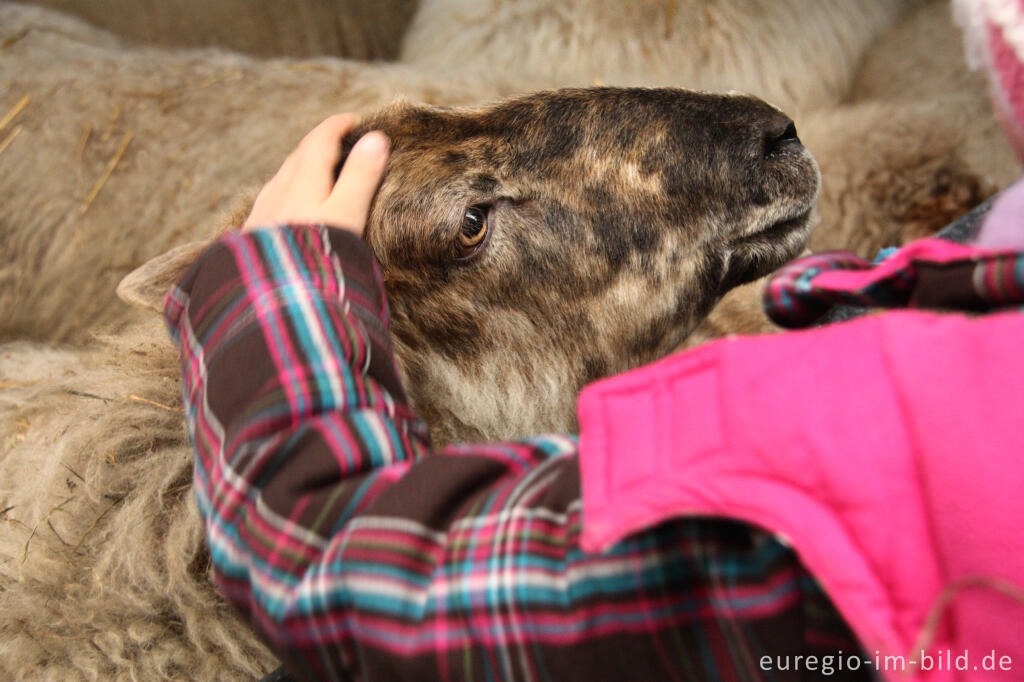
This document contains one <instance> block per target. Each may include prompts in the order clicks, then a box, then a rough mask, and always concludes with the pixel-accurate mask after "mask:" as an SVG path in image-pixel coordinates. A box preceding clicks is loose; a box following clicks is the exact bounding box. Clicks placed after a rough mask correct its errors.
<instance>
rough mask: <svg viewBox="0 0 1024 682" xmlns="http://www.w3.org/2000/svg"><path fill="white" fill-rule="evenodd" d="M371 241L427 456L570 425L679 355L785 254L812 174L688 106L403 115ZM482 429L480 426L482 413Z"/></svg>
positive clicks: (740, 114) (721, 99)
mask: <svg viewBox="0 0 1024 682" xmlns="http://www.w3.org/2000/svg"><path fill="white" fill-rule="evenodd" d="M374 128H376V129H381V130H383V131H385V132H386V133H387V134H388V135H389V136H390V137H391V139H392V143H393V151H392V157H391V161H390V163H389V170H388V173H387V176H386V178H385V180H384V183H383V184H382V186H381V188H380V190H379V192H378V194H377V197H376V199H375V201H374V206H373V209H372V212H371V217H370V224H369V226H368V228H367V237H366V238H367V241H368V242H369V244H370V246H371V248H372V250H373V251H374V253H375V254H376V255H377V258H378V260H379V261H380V263H381V266H382V269H383V272H384V278H385V284H386V287H387V290H388V296H389V300H390V303H391V307H392V334H393V338H394V340H395V346H396V351H397V353H398V356H399V364H400V365H401V367H402V369H403V372H404V373H405V375H406V381H407V387H408V389H409V392H410V395H411V396H412V399H413V403H414V405H415V406H416V407H417V408H418V409H420V410H421V413H422V414H423V416H424V417H425V418H427V420H428V422H431V423H432V424H437V425H441V426H438V427H437V428H436V429H435V436H436V437H437V438H440V439H442V440H450V439H455V438H469V437H476V438H479V437H487V438H498V437H500V438H505V437H513V436H518V435H523V434H524V433H530V432H535V431H539V430H543V429H546V428H556V429H564V428H571V427H572V426H573V414H574V401H575V396H576V394H577V393H578V391H579V389H580V388H581V387H582V386H583V385H584V384H585V383H586V382H588V381H591V380H593V379H596V378H598V377H601V376H605V375H608V374H611V373H614V372H618V371H622V370H624V369H627V368H630V367H635V366H637V365H640V364H642V363H644V362H647V361H650V360H652V359H654V358H656V357H659V356H661V355H664V354H666V353H667V352H669V351H671V350H672V349H674V348H675V347H677V346H678V345H679V344H680V343H681V342H682V341H683V339H685V337H686V336H687V334H688V333H689V332H690V331H691V330H692V328H693V327H694V325H695V324H697V322H699V321H700V319H701V318H702V317H703V316H704V315H705V314H706V313H707V311H708V310H709V309H710V308H711V306H712V305H713V304H714V303H715V302H716V301H717V300H718V299H719V297H720V296H721V295H722V294H723V293H724V292H725V291H727V290H728V289H729V288H731V287H732V286H735V285H737V284H739V283H742V282H745V281H749V280H751V279H754V278H756V277H759V276H761V275H764V274H765V273H767V272H769V271H771V270H773V269H774V268H777V267H778V266H780V265H781V264H782V263H783V262H785V261H786V260H788V259H789V258H791V257H793V256H794V255H795V254H796V253H797V252H798V251H799V250H800V249H801V248H803V246H804V244H805V243H806V240H807V238H808V235H809V230H810V215H811V211H812V207H813V205H814V201H815V199H816V196H817V192H818V185H819V174H818V170H817V166H816V164H815V163H814V160H813V159H812V158H811V156H810V154H809V153H808V152H807V151H806V150H805V149H804V148H803V146H802V145H801V144H800V143H799V140H797V139H796V134H795V129H794V128H793V127H792V124H791V122H790V121H789V119H788V118H786V117H785V116H784V115H783V114H781V113H780V112H779V111H778V110H776V109H774V108H772V107H770V106H769V105H767V104H765V103H764V102H762V101H760V100H757V99H754V98H751V97H746V96H735V95H714V94H704V93H695V92H688V91H684V90H674V89H661V90H648V89H614V88H595V89H588V90H561V91H555V92H547V93H540V94H536V95H531V96H528V97H523V98H520V99H515V100H511V101H508V102H504V103H501V104H498V105H496V106H493V107H490V108H486V109H475V110H455V109H452V110H449V109H436V108H424V107H416V106H409V105H400V106H397V107H394V108H392V109H390V110H386V111H384V112H383V113H381V114H379V115H377V116H375V117H372V118H370V119H368V120H366V121H365V122H364V123H363V125H362V126H360V129H359V130H357V131H355V132H354V133H353V134H352V135H351V136H350V137H349V138H347V139H346V141H345V151H347V149H348V148H349V147H350V145H351V144H352V143H353V142H354V140H355V139H357V137H358V136H359V135H360V134H361V133H362V132H365V131H366V130H369V129H374ZM488 411H490V412H489V413H490V414H492V416H487V415H485V412H488Z"/></svg>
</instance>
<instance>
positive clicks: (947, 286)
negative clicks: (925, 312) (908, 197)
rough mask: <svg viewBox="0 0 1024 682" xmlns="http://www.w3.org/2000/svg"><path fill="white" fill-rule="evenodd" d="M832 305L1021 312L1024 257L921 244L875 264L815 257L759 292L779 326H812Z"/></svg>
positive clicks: (840, 254) (831, 255) (847, 256)
mask: <svg viewBox="0 0 1024 682" xmlns="http://www.w3.org/2000/svg"><path fill="white" fill-rule="evenodd" d="M835 305H858V306H871V307H881V308H904V307H911V308H927V309H932V310H941V309H947V310H967V311H977V312H986V311H991V310H997V309H999V308H1005V307H1011V306H1014V307H1016V306H1021V305H1024V252H1021V251H1015V250H1011V249H986V248H980V247H976V246H965V245H961V244H954V243H953V242H948V241H945V240H942V239H922V240H919V241H916V242H913V243H911V244H909V245H907V246H906V247H904V248H902V249H900V250H898V251H897V252H896V253H895V254H894V255H892V256H891V257H889V258H888V259H886V260H885V261H883V262H882V263H881V264H879V265H877V266H876V265H874V264H872V263H870V262H868V261H866V260H864V259H863V258H860V257H858V256H856V255H855V254H852V253H848V252H846V251H830V252H824V253H816V254H813V255H810V256H806V257H804V258H799V259H797V260H795V261H793V262H791V263H789V264H788V265H786V266H785V267H784V268H782V269H781V270H779V272H778V273H776V274H775V275H774V276H773V277H772V279H771V280H770V281H769V282H768V285H767V286H766V287H765V290H764V306H765V310H766V312H767V313H768V315H769V317H771V318H772V320H774V321H775V322H776V323H778V324H780V325H782V326H784V327H804V326H807V325H809V324H812V323H814V322H815V321H816V320H817V319H818V318H820V317H821V316H822V315H824V314H825V313H827V312H828V311H829V309H831V308H832V307H833V306H835Z"/></svg>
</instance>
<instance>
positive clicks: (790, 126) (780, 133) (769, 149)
mask: <svg viewBox="0 0 1024 682" xmlns="http://www.w3.org/2000/svg"><path fill="white" fill-rule="evenodd" d="M761 139H762V140H763V141H764V144H763V149H764V156H765V158H771V157H774V156H777V155H778V154H779V153H780V152H782V151H785V150H787V149H794V150H795V149H799V148H801V147H803V144H802V143H801V142H800V138H799V137H797V134H796V124H795V123H793V119H791V118H790V117H789V116H786V115H785V114H783V113H781V112H779V113H778V114H777V115H776V116H773V117H772V118H771V119H769V120H768V121H766V122H765V124H764V131H763V133H762V138H761Z"/></svg>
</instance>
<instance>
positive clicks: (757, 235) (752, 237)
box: [735, 208, 814, 248]
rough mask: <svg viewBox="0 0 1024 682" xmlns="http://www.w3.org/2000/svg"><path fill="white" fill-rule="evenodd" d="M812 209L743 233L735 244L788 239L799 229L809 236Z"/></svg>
mask: <svg viewBox="0 0 1024 682" xmlns="http://www.w3.org/2000/svg"><path fill="white" fill-rule="evenodd" d="M813 210H814V209H813V208H809V209H807V210H806V211H803V212H802V213H798V214H797V215H795V216H793V217H792V218H784V219H782V220H780V221H778V222H775V223H772V224H771V225H769V226H768V227H766V228H763V229H760V230H758V231H757V232H754V233H752V234H746V235H743V236H742V237H740V238H739V239H737V240H736V242H735V245H736V246H742V245H746V244H753V243H761V242H780V241H789V239H790V238H792V237H794V236H796V233H798V232H801V231H803V232H806V233H807V234H806V237H810V226H811V213H812V212H813ZM806 237H805V239H806ZM801 248H802V247H801Z"/></svg>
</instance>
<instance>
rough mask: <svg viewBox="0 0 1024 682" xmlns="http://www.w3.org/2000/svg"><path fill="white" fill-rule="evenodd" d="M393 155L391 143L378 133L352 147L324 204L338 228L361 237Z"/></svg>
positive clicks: (362, 139)
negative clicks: (345, 228) (348, 230)
mask: <svg viewBox="0 0 1024 682" xmlns="http://www.w3.org/2000/svg"><path fill="white" fill-rule="evenodd" d="M390 151H391V141H390V140H389V139H388V137H387V135H385V134H384V133H382V132H381V131H379V130H374V131H372V132H369V133H367V134H366V135H363V136H362V137H361V138H359V141H358V142H356V143H355V145H354V146H353V147H352V151H351V152H349V155H348V158H347V159H346V160H345V165H344V166H343V167H342V169H341V175H339V176H338V182H337V184H335V185H334V190H333V191H332V192H331V195H330V196H329V197H328V198H327V201H325V202H324V207H323V208H324V211H325V212H326V213H327V214H328V216H329V217H330V218H331V219H332V220H334V221H337V222H336V224H338V225H342V226H344V227H347V228H349V229H352V230H355V231H356V232H359V233H360V234H361V233H362V231H363V226H365V225H366V218H367V216H368V215H369V212H370V202H371V201H372V200H373V194H374V192H376V191H377V186H378V185H380V181H381V179H382V178H383V177H384V168H385V166H386V165H387V161H388V155H389V154H390Z"/></svg>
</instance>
